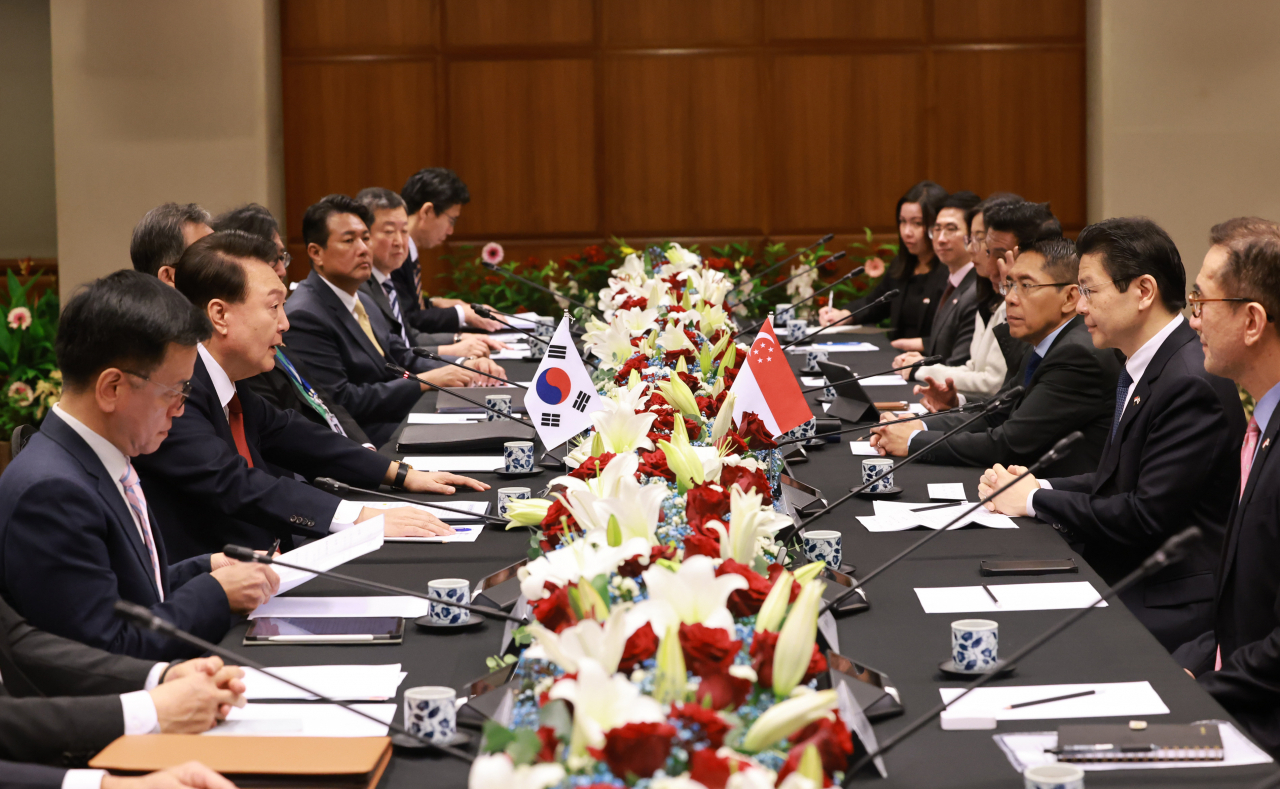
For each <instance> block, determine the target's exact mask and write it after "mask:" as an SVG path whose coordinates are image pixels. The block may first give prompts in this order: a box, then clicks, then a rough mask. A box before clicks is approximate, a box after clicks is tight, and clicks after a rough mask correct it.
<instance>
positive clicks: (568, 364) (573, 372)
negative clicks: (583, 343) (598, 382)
mask: <svg viewBox="0 0 1280 789" xmlns="http://www.w3.org/2000/svg"><path fill="white" fill-rule="evenodd" d="M600 401H601V395H600V393H599V392H598V391H597V390H596V386H595V384H593V383H592V382H591V375H590V374H589V373H588V372H587V367H586V365H585V364H584V363H583V361H582V356H581V355H579V353H578V348H577V346H575V345H574V344H573V334H572V333H571V332H570V331H569V316H568V315H565V317H564V318H562V319H561V320H560V325H559V326H558V327H557V328H556V333H555V335H554V336H553V337H552V338H551V339H550V340H548V345H547V352H546V353H545V354H544V355H543V357H542V364H540V365H538V372H537V374H536V375H534V378H533V386H531V387H529V391H528V392H525V396H524V407H525V411H527V412H528V414H529V418H530V419H532V420H533V426H534V427H535V428H537V430H538V438H540V439H542V444H543V446H545V447H546V448H547V449H551V448H552V447H557V446H559V445H561V444H563V443H564V442H566V441H568V440H569V439H571V438H573V437H574V436H576V435H577V434H579V433H581V432H582V431H583V430H586V429H587V428H589V427H591V415H592V414H594V413H595V412H596V411H599V410H600V409H601V408H602V407H603V406H602V404H601V402H600Z"/></svg>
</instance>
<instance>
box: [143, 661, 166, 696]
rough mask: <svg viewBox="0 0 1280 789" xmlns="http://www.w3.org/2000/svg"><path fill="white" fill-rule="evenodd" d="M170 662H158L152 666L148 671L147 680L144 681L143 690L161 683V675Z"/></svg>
mask: <svg viewBox="0 0 1280 789" xmlns="http://www.w3.org/2000/svg"><path fill="white" fill-rule="evenodd" d="M169 665H170V664H168V663H157V664H155V665H154V666H152V667H151V671H150V672H148V673H147V681H146V682H144V683H143V685H142V689H143V690H151V689H152V688H154V687H155V686H156V685H159V684H160V675H162V674H164V670H165V669H167V668H168V667H169Z"/></svg>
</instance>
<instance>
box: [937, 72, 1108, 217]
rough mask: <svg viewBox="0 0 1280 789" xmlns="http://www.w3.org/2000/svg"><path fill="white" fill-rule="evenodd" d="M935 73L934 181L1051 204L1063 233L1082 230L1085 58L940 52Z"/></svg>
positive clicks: (950, 186) (953, 186) (1083, 212)
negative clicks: (1065, 229)
mask: <svg viewBox="0 0 1280 789" xmlns="http://www.w3.org/2000/svg"><path fill="white" fill-rule="evenodd" d="M935 74H936V84H937V89H936V90H935V91H934V93H935V95H936V97H937V101H938V114H937V123H936V125H935V127H934V132H935V139H936V144H935V149H934V151H933V153H934V162H935V166H934V174H935V176H936V177H935V180H937V181H938V182H939V183H941V184H942V185H943V186H945V187H947V188H948V189H960V188H966V189H972V190H973V191H975V192H977V193H978V194H987V193H989V192H992V191H996V190H1000V191H1010V192H1016V193H1018V194H1020V195H1022V196H1023V197H1026V198H1027V199H1029V200H1038V201H1045V200H1047V201H1049V202H1050V203H1052V208H1053V212H1054V213H1055V214H1056V215H1057V216H1058V219H1060V220H1061V221H1062V224H1063V227H1064V228H1067V229H1079V228H1080V227H1082V226H1083V225H1084V222H1085V171H1084V167H1083V165H1084V161H1085V159H1084V157H1085V152H1084V151H1085V138H1084V124H1083V118H1082V117H1081V112H1082V108H1083V106H1084V100H1085V97H1084V53H1083V52H1082V51H1079V50H1047V51H1028V50H1013V51H974V52H942V53H939V54H938V55H937V67H936V69H935ZM991 107H1007V108H1008V110H1007V111H1002V112H992V111H990V109H988V108H991Z"/></svg>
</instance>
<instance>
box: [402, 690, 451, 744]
mask: <svg viewBox="0 0 1280 789" xmlns="http://www.w3.org/2000/svg"><path fill="white" fill-rule="evenodd" d="M457 698H458V694H457V691H455V690H454V689H453V688H446V687H442V686H438V685H424V686H422V687H419V688H407V689H406V690H405V692H404V727H405V728H406V729H408V730H409V733H410V734H415V735H417V736H419V737H426V738H427V739H428V740H431V741H432V742H439V743H447V742H449V741H451V740H452V739H453V738H454V737H455V736H457V734H458V702H457Z"/></svg>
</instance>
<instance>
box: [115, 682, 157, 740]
mask: <svg viewBox="0 0 1280 789" xmlns="http://www.w3.org/2000/svg"><path fill="white" fill-rule="evenodd" d="M120 706H121V707H122V708H123V709H124V733H125V734H155V733H157V732H159V731H160V714H159V713H157V712H156V703H155V700H153V699H152V698H151V694H150V693H148V692H147V691H145V690H135V691H134V692H132V693H122V694H120Z"/></svg>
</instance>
